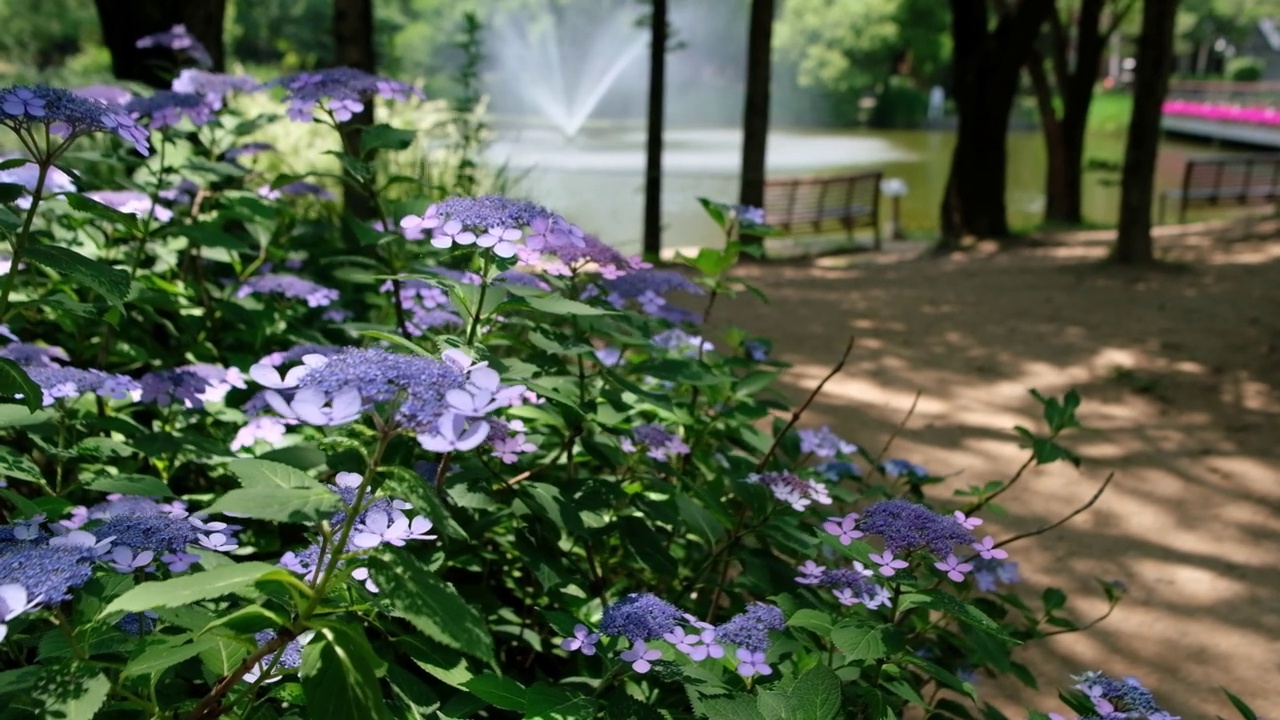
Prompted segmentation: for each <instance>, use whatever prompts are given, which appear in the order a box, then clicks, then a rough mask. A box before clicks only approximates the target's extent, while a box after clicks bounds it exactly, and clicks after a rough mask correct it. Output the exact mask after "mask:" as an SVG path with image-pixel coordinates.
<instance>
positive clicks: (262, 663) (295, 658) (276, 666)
mask: <svg viewBox="0 0 1280 720" xmlns="http://www.w3.org/2000/svg"><path fill="white" fill-rule="evenodd" d="M314 635H315V633H314V632H312V631H310V630H309V631H307V632H304V633H302V634H301V635H299V636H298V637H297V638H295V639H293V640H291V641H289V643H288V644H287V645H285V646H284V647H282V648H280V649H279V650H277V651H276V652H274V653H271V654H270V655H267V656H266V657H264V658H262V659H261V660H259V661H258V662H257V664H256V665H254V666H253V667H252V668H250V669H249V672H247V673H245V674H244V681H245V682H247V683H257V682H258V681H259V679H261V681H262V682H264V683H273V682H276V681H278V680H279V679H280V677H281V676H282V675H283V674H285V673H286V672H287V671H290V670H297V669H298V668H299V667H302V648H303V646H305V645H306V644H307V643H308V642H310V641H311V638H312V637H313V636H314ZM253 639H254V640H256V641H257V642H258V647H262V646H263V645H266V644H267V643H269V642H271V641H273V640H275V639H276V633H275V631H274V630H262V631H260V632H258V633H257V634H255V635H254V636H253ZM268 669H270V671H271V675H269V676H267V677H265V678H264V677H263V673H265V672H267V671H268Z"/></svg>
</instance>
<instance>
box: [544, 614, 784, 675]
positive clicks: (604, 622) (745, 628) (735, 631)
mask: <svg viewBox="0 0 1280 720" xmlns="http://www.w3.org/2000/svg"><path fill="white" fill-rule="evenodd" d="M786 624H787V623H786V619H785V618H784V617H783V615H782V611H781V610H780V609H778V608H777V607H774V606H772V605H766V604H764V603H752V604H751V605H749V606H748V607H747V608H746V610H745V611H743V612H742V613H739V614H738V615H735V616H733V617H732V618H730V619H729V620H727V621H725V622H724V623H721V624H720V625H712V624H710V623H707V622H703V621H701V620H699V619H698V618H696V617H694V616H693V615H690V614H688V613H685V612H684V611H682V610H680V609H679V608H677V607H676V606H675V605H672V604H671V603H670V602H667V601H666V600H663V599H662V598H660V597H658V596H656V595H653V594H652V593H632V594H630V595H627V596H626V597H624V598H622V599H621V600H618V601H617V602H615V603H613V604H612V605H609V606H608V607H606V608H605V610H604V615H603V617H602V618H601V620H600V629H599V632H593V631H591V630H590V629H589V628H588V627H587V626H586V625H583V624H578V625H576V626H575V627H574V633H573V635H572V636H571V637H567V638H564V639H563V640H562V641H561V643H560V647H561V648H562V649H564V650H568V651H570V652H581V653H583V654H584V655H594V654H595V653H596V644H597V643H599V642H600V636H601V635H604V636H610V637H621V638H626V639H627V640H628V642H629V643H630V647H628V648H627V649H626V650H624V651H622V652H621V653H620V654H619V657H620V658H621V659H622V660H624V661H625V662H627V663H630V664H631V668H632V669H633V670H635V671H636V672H638V673H646V672H649V670H650V669H652V667H653V663H654V662H655V661H657V660H660V659H662V650H661V649H659V648H657V647H650V646H649V643H652V642H655V641H658V640H663V641H666V642H667V643H668V644H670V645H671V647H673V648H674V649H675V650H676V651H677V652H679V653H681V654H683V655H685V656H687V657H689V658H690V659H691V660H693V661H695V662H702V661H704V660H720V659H721V658H724V657H725V656H726V654H727V653H728V649H729V648H732V649H733V654H732V656H731V657H732V658H734V659H735V660H736V668H737V671H738V673H739V674H740V675H742V676H743V677H753V676H755V675H769V674H771V673H772V672H773V669H772V668H771V667H770V666H769V664H768V662H767V660H766V655H767V654H768V652H769V648H770V647H771V646H772V639H771V637H770V633H772V632H777V631H780V630H782V629H783V628H785V627H786ZM726 646H728V647H726Z"/></svg>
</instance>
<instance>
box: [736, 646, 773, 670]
mask: <svg viewBox="0 0 1280 720" xmlns="http://www.w3.org/2000/svg"><path fill="white" fill-rule="evenodd" d="M735 652H736V654H737V657H738V674H739V675H741V676H742V677H752V676H755V675H770V674H772V673H773V668H771V667H769V665H768V663H767V662H765V654H764V653H763V652H760V651H755V650H748V649H747V648H743V647H740V648H738V649H737V650H736V651H735Z"/></svg>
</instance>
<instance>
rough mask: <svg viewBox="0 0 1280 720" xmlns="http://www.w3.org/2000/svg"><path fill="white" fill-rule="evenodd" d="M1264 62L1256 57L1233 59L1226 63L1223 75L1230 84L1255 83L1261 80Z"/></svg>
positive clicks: (1264, 67) (1264, 66)
mask: <svg viewBox="0 0 1280 720" xmlns="http://www.w3.org/2000/svg"><path fill="white" fill-rule="evenodd" d="M1264 69H1266V61H1264V60H1263V59H1262V58H1257V57H1248V56H1242V57H1233V58H1231V59H1230V60H1228V61H1227V66H1226V71H1225V73H1224V74H1225V75H1226V76H1227V79H1228V80H1230V81H1232V82H1257V81H1259V80H1261V79H1262V71H1263V70H1264Z"/></svg>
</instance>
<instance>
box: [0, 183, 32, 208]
mask: <svg viewBox="0 0 1280 720" xmlns="http://www.w3.org/2000/svg"><path fill="white" fill-rule="evenodd" d="M33 184H34V183H33ZM26 194H27V186H25V185H19V184H18V183H7V182H6V183H0V203H3V204H6V205H7V204H9V203H11V202H13V201H15V200H17V199H18V198H20V197H22V196H23V195H26Z"/></svg>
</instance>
